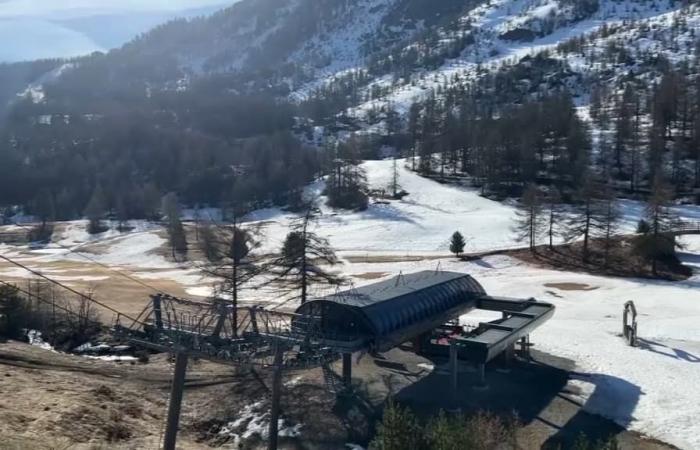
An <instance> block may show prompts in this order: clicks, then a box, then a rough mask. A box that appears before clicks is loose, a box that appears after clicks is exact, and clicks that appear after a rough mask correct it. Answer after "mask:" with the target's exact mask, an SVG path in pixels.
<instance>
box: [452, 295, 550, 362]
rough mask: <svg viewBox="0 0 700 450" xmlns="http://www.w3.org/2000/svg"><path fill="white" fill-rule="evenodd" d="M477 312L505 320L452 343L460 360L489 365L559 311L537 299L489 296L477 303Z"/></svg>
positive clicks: (457, 337) (490, 323)
mask: <svg viewBox="0 0 700 450" xmlns="http://www.w3.org/2000/svg"><path fill="white" fill-rule="evenodd" d="M477 309H481V310H486V311H497V312H500V313H502V318H501V319H498V320H495V321H492V322H484V323H481V324H479V327H477V329H476V330H474V331H472V332H471V333H468V334H467V335H456V336H453V337H452V338H451V339H450V343H451V344H452V343H453V342H454V345H455V346H456V347H457V351H458V355H459V357H460V359H464V360H467V361H470V362H472V363H474V364H486V363H488V362H489V361H491V360H493V359H494V358H496V357H497V356H498V355H500V354H501V353H503V352H506V351H508V350H509V349H511V348H513V347H514V346H515V344H516V343H517V342H518V341H522V340H523V339H527V338H528V337H529V335H530V333H531V332H532V331H533V330H535V329H536V328H538V327H539V326H540V325H542V324H543V323H544V322H546V321H547V320H549V319H550V318H551V317H552V315H553V314H554V309H555V308H554V305H552V304H550V303H544V302H538V301H536V300H535V299H529V300H518V299H512V298H505V297H490V296H485V297H483V298H482V299H480V300H478V301H477Z"/></svg>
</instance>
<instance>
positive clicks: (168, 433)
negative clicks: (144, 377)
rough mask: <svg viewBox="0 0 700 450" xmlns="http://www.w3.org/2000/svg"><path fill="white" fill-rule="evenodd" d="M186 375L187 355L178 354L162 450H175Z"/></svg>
mask: <svg viewBox="0 0 700 450" xmlns="http://www.w3.org/2000/svg"><path fill="white" fill-rule="evenodd" d="M186 374H187V353H184V352H178V353H176V356H175V373H174V374H173V385H172V390H171V392H170V405H169V406H168V423H167V425H166V429H165V438H164V440H163V450H175V442H176V440H177V430H178V428H179V426H180V409H181V407H182V397H183V394H184V390H185V375H186Z"/></svg>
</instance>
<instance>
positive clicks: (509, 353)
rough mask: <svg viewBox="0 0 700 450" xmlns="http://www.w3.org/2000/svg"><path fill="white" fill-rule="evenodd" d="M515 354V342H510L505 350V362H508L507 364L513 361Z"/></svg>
mask: <svg viewBox="0 0 700 450" xmlns="http://www.w3.org/2000/svg"><path fill="white" fill-rule="evenodd" d="M514 356H515V344H514V343H513V344H510V345H508V347H506V349H505V350H504V351H503V362H505V363H506V365H510V364H511V363H512V362H513V357H514Z"/></svg>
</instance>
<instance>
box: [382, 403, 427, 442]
mask: <svg viewBox="0 0 700 450" xmlns="http://www.w3.org/2000/svg"><path fill="white" fill-rule="evenodd" d="M369 448H370V449H371V450H419V449H421V448H423V430H422V427H421V426H420V423H419V422H418V419H417V418H416V416H415V415H414V414H413V413H412V412H411V411H410V410H409V409H406V408H402V407H401V406H400V405H397V404H396V403H394V402H393V401H391V400H390V401H389V403H388V404H387V405H386V406H385V408H384V415H383V417H382V422H381V423H380V424H379V426H378V427H377V435H376V436H375V438H374V440H372V442H371V443H370V446H369Z"/></svg>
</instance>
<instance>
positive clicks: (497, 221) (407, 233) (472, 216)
mask: <svg viewBox="0 0 700 450" xmlns="http://www.w3.org/2000/svg"><path fill="white" fill-rule="evenodd" d="M404 163H405V161H400V162H399V175H400V184H401V186H402V188H403V189H405V190H406V191H407V192H409V195H408V196H406V197H404V199H403V200H400V201H393V202H390V203H389V204H382V203H372V204H370V205H369V208H368V209H367V210H366V211H361V212H355V213H351V212H338V211H334V210H332V209H329V208H327V207H325V206H321V212H322V214H321V216H320V217H319V219H318V222H317V224H316V226H315V229H316V231H317V232H318V233H319V234H321V235H322V236H324V237H326V238H328V239H329V240H330V242H331V244H332V245H333V246H334V248H335V249H336V250H338V251H340V252H341V253H342V254H343V255H362V254H365V253H376V252H381V253H382V254H397V255H404V256H410V255H430V254H444V253H445V252H446V251H447V250H448V248H449V239H450V236H451V235H452V233H454V232H455V231H457V230H459V231H461V232H462V234H464V235H465V237H466V240H467V247H466V251H467V252H469V251H480V250H492V249H496V248H502V247H512V246H513V245H517V243H516V241H515V236H514V235H513V233H512V232H511V227H512V225H513V219H514V217H515V209H514V208H513V207H511V206H506V205H503V204H502V203H499V202H496V201H492V200H488V199H485V198H483V197H480V196H479V195H478V191H477V190H475V189H469V188H458V187H455V186H451V185H443V184H440V183H437V182H435V181H432V180H429V179H426V178H423V177H421V176H419V175H417V174H415V173H413V172H412V171H410V170H408V169H407V168H406V167H404ZM392 164H393V163H392V161H390V160H385V161H367V162H365V163H364V165H363V167H364V168H365V169H366V170H367V178H368V182H369V184H370V187H371V188H372V189H381V188H384V189H386V188H387V186H388V185H389V181H390V179H391V172H392ZM322 187H323V186H322V185H320V184H319V185H317V186H316V188H315V189H316V191H317V192H320V191H321V190H322ZM321 203H323V202H321ZM294 218H295V216H294V215H292V214H289V213H285V212H283V211H281V210H274V209H270V210H264V211H258V212H256V213H255V214H253V215H250V216H249V219H250V220H252V221H254V222H260V223H263V224H265V228H264V229H265V231H266V237H267V238H268V240H269V242H268V244H267V245H268V246H269V245H271V244H272V245H273V247H271V248H268V250H273V249H276V248H279V246H280V245H281V243H282V241H283V240H284V237H285V235H286V232H287V229H288V226H289V223H290V222H291V221H292V220H293V219H294ZM270 221H272V223H270Z"/></svg>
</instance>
